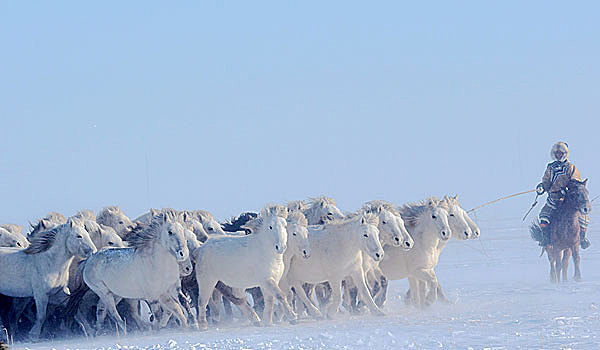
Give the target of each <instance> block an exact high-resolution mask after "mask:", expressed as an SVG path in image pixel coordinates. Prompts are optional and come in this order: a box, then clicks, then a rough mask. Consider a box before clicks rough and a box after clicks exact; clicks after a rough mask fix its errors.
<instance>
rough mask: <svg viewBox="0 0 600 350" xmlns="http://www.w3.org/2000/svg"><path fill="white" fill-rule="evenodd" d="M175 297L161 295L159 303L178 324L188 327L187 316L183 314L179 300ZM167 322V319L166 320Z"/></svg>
mask: <svg viewBox="0 0 600 350" xmlns="http://www.w3.org/2000/svg"><path fill="white" fill-rule="evenodd" d="M176 298H177V297H173V296H172V295H168V294H167V295H163V296H162V297H161V298H160V305H161V306H162V307H163V308H164V309H166V310H167V311H169V313H170V314H171V315H173V316H175V318H176V319H177V321H179V325H180V326H183V327H184V328H188V322H187V318H186V316H185V312H184V311H183V307H182V306H181V304H179V301H177V299H176ZM167 322H168V320H167ZM165 326H166V324H165Z"/></svg>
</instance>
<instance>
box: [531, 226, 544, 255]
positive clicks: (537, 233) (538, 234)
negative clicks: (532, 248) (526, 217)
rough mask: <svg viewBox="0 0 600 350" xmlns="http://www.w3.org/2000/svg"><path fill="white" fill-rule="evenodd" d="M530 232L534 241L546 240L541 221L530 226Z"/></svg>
mask: <svg viewBox="0 0 600 350" xmlns="http://www.w3.org/2000/svg"><path fill="white" fill-rule="evenodd" d="M529 232H530V233H531V239H533V240H534V241H537V242H541V241H542V239H543V238H544V232H543V231H542V227H541V226H540V223H539V221H534V222H533V223H532V224H531V226H529ZM542 254H543V253H542Z"/></svg>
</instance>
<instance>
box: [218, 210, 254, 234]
mask: <svg viewBox="0 0 600 350" xmlns="http://www.w3.org/2000/svg"><path fill="white" fill-rule="evenodd" d="M257 217H258V214H257V213H253V212H249V211H247V212H244V213H241V214H240V215H239V216H238V217H235V216H232V217H231V219H229V221H227V222H224V223H222V224H221V227H222V228H223V231H225V232H237V231H243V230H244V229H243V228H242V226H243V225H245V224H246V223H247V222H248V221H250V220H253V219H256V218H257Z"/></svg>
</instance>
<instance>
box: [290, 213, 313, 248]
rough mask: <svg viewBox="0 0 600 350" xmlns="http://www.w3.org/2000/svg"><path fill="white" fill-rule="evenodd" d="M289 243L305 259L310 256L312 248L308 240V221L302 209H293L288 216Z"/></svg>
mask: <svg viewBox="0 0 600 350" xmlns="http://www.w3.org/2000/svg"><path fill="white" fill-rule="evenodd" d="M287 232H288V243H289V245H290V248H293V249H295V250H296V253H297V254H298V255H300V256H302V257H303V258H305V259H308V258H310V255H311V253H312V252H311V249H310V241H309V240H308V222H307V220H306V217H305V216H304V214H302V213H301V212H300V211H293V212H291V213H290V214H289V215H288V218H287Z"/></svg>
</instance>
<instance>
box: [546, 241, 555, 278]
mask: <svg viewBox="0 0 600 350" xmlns="http://www.w3.org/2000/svg"><path fill="white" fill-rule="evenodd" d="M546 254H547V255H548V262H549V263H550V283H556V261H555V258H554V248H549V249H548V248H547V249H546Z"/></svg>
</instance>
